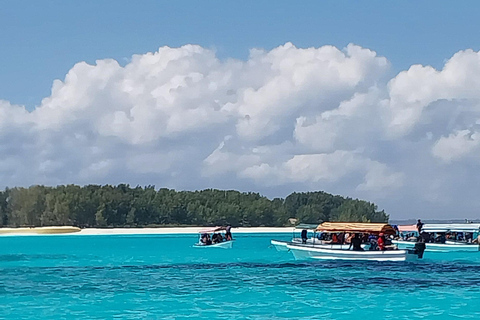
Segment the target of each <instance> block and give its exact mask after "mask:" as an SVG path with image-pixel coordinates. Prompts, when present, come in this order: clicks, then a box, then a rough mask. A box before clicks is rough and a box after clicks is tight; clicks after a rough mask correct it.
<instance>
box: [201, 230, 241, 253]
mask: <svg viewBox="0 0 480 320" xmlns="http://www.w3.org/2000/svg"><path fill="white" fill-rule="evenodd" d="M230 228H231V227H230V226H228V227H215V228H212V229H205V230H200V231H199V232H198V233H199V237H198V242H197V243H195V244H194V245H193V247H194V248H205V249H206V248H221V249H230V248H232V246H233V241H234V240H233V239H232V234H231V232H230ZM222 232H224V233H225V234H224V235H223V234H222ZM210 234H212V236H210Z"/></svg>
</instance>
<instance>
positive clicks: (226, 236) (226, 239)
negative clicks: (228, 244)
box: [225, 226, 232, 241]
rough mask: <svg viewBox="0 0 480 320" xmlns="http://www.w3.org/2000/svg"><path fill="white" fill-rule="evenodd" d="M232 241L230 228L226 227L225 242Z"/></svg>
mask: <svg viewBox="0 0 480 320" xmlns="http://www.w3.org/2000/svg"><path fill="white" fill-rule="evenodd" d="M230 240H232V226H227V227H226V228H225V241H230Z"/></svg>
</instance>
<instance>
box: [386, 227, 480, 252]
mask: <svg viewBox="0 0 480 320" xmlns="http://www.w3.org/2000/svg"><path fill="white" fill-rule="evenodd" d="M410 227H411V226H399V230H400V232H402V230H406V229H409V228H410ZM410 229H411V228H410ZM409 231H411V230H409ZM422 232H426V233H429V234H430V235H432V236H435V235H437V234H443V235H445V234H448V235H451V236H452V238H451V239H446V240H445V242H444V243H440V242H427V243H425V246H426V247H425V250H426V251H433V252H479V251H480V246H479V243H478V242H479V241H478V236H479V234H480V224H476V223H462V224H457V223H450V224H425V225H424V226H423V228H422ZM465 233H471V234H472V240H473V242H466V241H459V240H457V239H458V236H459V234H462V235H463V234H465ZM417 234H418V232H417ZM392 242H393V243H394V244H396V245H397V246H398V248H400V249H411V248H413V247H414V246H415V242H412V241H408V240H394V241H392ZM475 242H476V243H475Z"/></svg>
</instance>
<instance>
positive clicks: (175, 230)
mask: <svg viewBox="0 0 480 320" xmlns="http://www.w3.org/2000/svg"><path fill="white" fill-rule="evenodd" d="M208 229H212V227H172V228H112V229H103V228H102V229H100V228H86V229H82V230H81V231H80V232H78V233H76V234H78V235H108V234H112V235H113V234H117V235H118V234H196V233H199V232H200V231H201V230H208ZM292 230H293V228H290V227H251V228H232V233H233V234H235V233H283V232H292Z"/></svg>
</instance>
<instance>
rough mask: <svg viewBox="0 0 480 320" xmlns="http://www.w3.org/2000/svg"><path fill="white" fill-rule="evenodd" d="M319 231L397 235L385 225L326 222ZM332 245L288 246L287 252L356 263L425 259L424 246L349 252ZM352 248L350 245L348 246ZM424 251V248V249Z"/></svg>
mask: <svg viewBox="0 0 480 320" xmlns="http://www.w3.org/2000/svg"><path fill="white" fill-rule="evenodd" d="M317 231H322V232H328V233H337V232H349V233H368V234H380V235H381V234H385V235H392V234H396V231H395V229H393V227H392V226H390V225H388V224H384V223H339V222H324V223H322V224H321V225H319V226H318V228H317ZM338 246H339V245H331V247H329V248H328V247H324V245H322V246H317V245H306V244H301V245H299V244H294V243H289V244H287V245H286V248H287V250H290V252H292V253H293V255H294V257H295V259H314V260H354V261H406V260H413V259H418V258H421V257H423V250H422V247H423V244H418V245H417V246H416V247H415V248H414V249H404V250H399V249H396V250H383V251H381V250H358V251H356V250H349V249H348V248H346V246H347V245H341V246H340V247H338ZM348 247H350V245H348ZM423 249H424V247H423Z"/></svg>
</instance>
